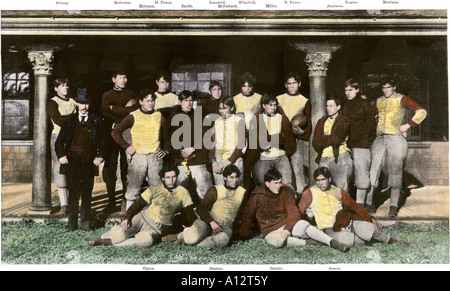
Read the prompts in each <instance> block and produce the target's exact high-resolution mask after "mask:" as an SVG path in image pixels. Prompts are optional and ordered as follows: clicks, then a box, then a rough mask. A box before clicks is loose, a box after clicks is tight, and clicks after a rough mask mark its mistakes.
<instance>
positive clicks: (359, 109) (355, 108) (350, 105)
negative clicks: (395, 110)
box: [340, 97, 375, 149]
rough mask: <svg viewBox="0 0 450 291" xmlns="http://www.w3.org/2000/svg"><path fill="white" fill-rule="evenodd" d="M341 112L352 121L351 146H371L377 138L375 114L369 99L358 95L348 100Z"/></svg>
mask: <svg viewBox="0 0 450 291" xmlns="http://www.w3.org/2000/svg"><path fill="white" fill-rule="evenodd" d="M340 114H342V115H344V116H346V117H347V119H348V121H349V122H350V131H349V135H348V140H347V146H348V147H349V148H366V149H368V148H370V147H371V145H372V142H373V140H374V139H375V115H374V114H373V110H372V106H371V105H370V102H369V101H368V100H365V99H362V98H359V97H356V98H354V99H353V100H346V101H345V102H344V104H343V105H342V109H341V112H340Z"/></svg>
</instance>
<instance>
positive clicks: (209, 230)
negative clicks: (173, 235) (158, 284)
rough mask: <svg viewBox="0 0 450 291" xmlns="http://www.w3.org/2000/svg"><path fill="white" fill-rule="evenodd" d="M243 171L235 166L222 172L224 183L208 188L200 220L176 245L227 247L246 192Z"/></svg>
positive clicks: (183, 233)
mask: <svg viewBox="0 0 450 291" xmlns="http://www.w3.org/2000/svg"><path fill="white" fill-rule="evenodd" d="M240 176H241V171H239V169H238V168H237V167H236V166H235V165H233V164H230V165H228V166H227V167H226V168H225V169H224V170H223V183H222V184H220V185H215V186H212V187H211V188H209V189H208V191H207V192H206V194H205V197H204V198H203V200H202V202H201V203H200V205H199V206H197V208H196V212H197V214H198V216H199V218H198V219H197V220H196V221H195V222H194V223H193V224H192V226H191V227H188V228H186V229H185V230H184V231H183V232H182V233H180V234H179V235H178V240H177V242H176V243H179V244H180V243H186V244H188V245H197V246H199V247H207V248H214V247H226V246H227V245H228V244H229V243H230V241H231V238H232V236H233V233H234V226H235V223H236V222H237V221H238V219H239V214H240V212H241V209H242V208H243V205H244V203H243V202H244V200H245V199H244V198H245V193H246V191H245V189H244V188H242V187H241V186H239V184H238V181H239V177H240Z"/></svg>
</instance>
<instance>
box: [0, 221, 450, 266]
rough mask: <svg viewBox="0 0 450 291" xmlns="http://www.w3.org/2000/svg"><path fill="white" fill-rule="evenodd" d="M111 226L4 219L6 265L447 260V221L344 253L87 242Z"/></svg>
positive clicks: (402, 228) (250, 244)
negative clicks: (82, 227) (400, 240)
mask: <svg viewBox="0 0 450 291" xmlns="http://www.w3.org/2000/svg"><path fill="white" fill-rule="evenodd" d="M111 226H112V225H109V224H107V225H106V226H105V227H104V228H102V229H98V230H95V231H93V232H83V231H75V232H68V231H67V230H66V223H65V222H64V221H62V220H57V219H45V220H44V223H35V222H34V221H33V220H22V221H20V222H3V223H2V228H1V232H2V245H1V246H2V249H1V250H2V254H1V255H2V256H1V259H2V264H13V265H16V264H70V263H76V264H139V265H141V264H144V265H152V264H154V265H157V264H158V265H159V264H177V265H179V264H191V265H276V264H284V265H286V264H373V263H375V264H449V225H448V223H431V224H428V223H427V224H407V223H401V222H399V223H396V224H394V225H391V226H388V227H386V228H385V229H386V230H387V231H388V232H389V233H390V234H391V235H394V236H402V237H406V238H408V239H409V240H410V242H411V244H410V245H407V246H405V245H401V244H381V243H376V244H373V245H372V246H363V247H353V248H351V250H350V251H349V252H348V253H346V254H342V253H339V252H337V251H335V250H333V249H331V248H328V247H323V246H304V247H290V248H283V249H274V248H273V247H271V246H269V245H268V244H267V243H265V242H264V240H262V239H261V238H255V239H252V240H249V241H246V242H242V241H236V242H234V243H233V245H232V246H231V247H228V248H224V249H201V248H198V247H193V246H179V245H175V244H174V243H167V242H164V243H161V244H159V245H156V246H154V247H151V248H139V247H122V248H117V247H110V246H109V247H108V246H96V247H91V246H90V245H89V241H90V240H92V239H93V238H95V237H98V236H100V235H101V234H102V233H103V232H105V231H106V230H108V229H109V228H110V227H111Z"/></svg>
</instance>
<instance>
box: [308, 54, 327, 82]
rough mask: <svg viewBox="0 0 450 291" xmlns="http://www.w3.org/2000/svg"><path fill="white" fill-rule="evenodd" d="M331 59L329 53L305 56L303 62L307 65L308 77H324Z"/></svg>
mask: <svg viewBox="0 0 450 291" xmlns="http://www.w3.org/2000/svg"><path fill="white" fill-rule="evenodd" d="M331 59H332V57H331V53H314V54H307V55H306V58H305V62H306V64H307V65H308V71H309V75H310V76H326V75H327V71H328V64H329V63H330V61H331Z"/></svg>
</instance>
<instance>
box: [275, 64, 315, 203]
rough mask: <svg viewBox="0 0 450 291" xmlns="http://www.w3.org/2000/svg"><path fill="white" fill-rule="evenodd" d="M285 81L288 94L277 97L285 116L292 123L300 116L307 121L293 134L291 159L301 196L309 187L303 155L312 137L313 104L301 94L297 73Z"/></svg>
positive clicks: (295, 129) (288, 76) (298, 191)
mask: <svg viewBox="0 0 450 291" xmlns="http://www.w3.org/2000/svg"><path fill="white" fill-rule="evenodd" d="M284 80H285V83H284V86H285V87H286V93H284V94H282V95H279V96H277V100H278V103H279V105H280V108H281V109H282V110H283V112H284V114H286V116H287V118H288V119H289V121H290V122H292V120H293V119H294V117H296V116H298V115H299V114H303V115H305V117H306V119H307V122H306V125H305V127H304V128H301V127H298V126H292V133H293V134H294V137H295V142H296V150H295V153H294V154H293V155H292V156H291V157H290V160H291V164H292V169H293V171H294V176H295V189H296V191H297V193H298V194H301V193H303V191H304V190H305V187H306V186H307V185H306V181H305V174H304V172H303V166H304V165H305V161H304V158H303V155H304V151H305V148H306V144H305V143H306V142H307V141H308V140H309V138H310V136H311V103H310V102H309V99H308V98H306V97H305V96H303V95H302V94H300V92H299V90H300V86H301V84H302V81H301V78H300V75H299V74H298V73H297V72H290V73H287V74H286V76H285V78H284Z"/></svg>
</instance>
